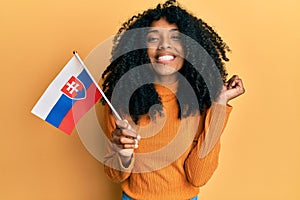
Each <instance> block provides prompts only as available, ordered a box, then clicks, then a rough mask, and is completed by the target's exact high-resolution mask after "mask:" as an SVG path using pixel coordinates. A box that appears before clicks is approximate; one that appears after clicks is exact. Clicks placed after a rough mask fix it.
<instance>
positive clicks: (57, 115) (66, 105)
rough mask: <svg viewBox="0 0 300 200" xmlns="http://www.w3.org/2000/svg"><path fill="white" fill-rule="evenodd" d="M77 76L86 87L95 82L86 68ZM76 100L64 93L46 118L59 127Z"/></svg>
mask: <svg viewBox="0 0 300 200" xmlns="http://www.w3.org/2000/svg"><path fill="white" fill-rule="evenodd" d="M77 78H78V79H79V80H80V81H81V82H82V83H83V85H84V87H85V88H86V89H87V88H88V87H89V86H90V85H91V84H92V82H93V81H92V79H91V78H90V76H89V75H88V74H87V72H86V71H85V70H83V71H82V72H81V73H80V74H79V75H78V77H77ZM58 90H60V88H58ZM75 102H76V100H73V99H70V98H69V97H67V96H66V95H64V94H62V95H61V97H60V98H59V99H58V101H57V102H56V104H55V105H54V106H53V108H52V109H51V111H50V112H49V114H48V116H47V118H46V119H45V120H46V121H47V122H49V123H50V124H52V125H53V126H55V127H58V126H59V125H60V123H61V121H62V120H63V119H64V117H65V115H66V114H67V113H68V112H69V110H70V109H71V108H72V106H73V104H74V103H75Z"/></svg>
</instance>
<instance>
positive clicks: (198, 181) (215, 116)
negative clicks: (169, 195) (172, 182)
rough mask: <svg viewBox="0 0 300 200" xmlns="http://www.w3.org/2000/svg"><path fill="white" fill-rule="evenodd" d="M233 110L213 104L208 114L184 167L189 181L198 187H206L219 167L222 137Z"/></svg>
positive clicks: (227, 106)
mask: <svg viewBox="0 0 300 200" xmlns="http://www.w3.org/2000/svg"><path fill="white" fill-rule="evenodd" d="M231 110H232V107H231V106H229V105H226V106H225V105H221V104H217V103H212V105H211V107H210V108H209V109H208V110H207V112H206V116H205V120H204V127H203V130H202V132H201V134H200V136H199V138H197V139H196V140H194V142H193V148H192V150H191V152H190V154H189V155H188V157H187V159H186V161H185V166H184V167H185V173H186V176H187V179H188V181H189V182H190V183H191V184H192V185H194V186H196V187H200V186H203V185H205V184H206V183H207V181H208V180H209V179H210V178H211V176H212V175H213V173H214V171H215V170H216V168H217V166H218V159H219V152H220V136H221V133H222V132H223V130H224V128H225V125H226V123H227V120H228V116H229V114H230V112H231Z"/></svg>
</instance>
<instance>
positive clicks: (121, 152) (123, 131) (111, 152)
mask: <svg viewBox="0 0 300 200" xmlns="http://www.w3.org/2000/svg"><path fill="white" fill-rule="evenodd" d="M105 114H106V120H107V122H106V125H107V130H108V131H107V133H106V134H107V137H108V139H109V140H108V141H107V144H106V149H107V154H106V155H105V157H104V172H105V174H106V175H107V176H108V177H109V178H110V179H111V180H112V181H114V182H122V181H124V180H126V179H127V178H128V177H129V176H130V174H131V171H132V168H133V165H134V154H133V151H134V149H135V148H137V147H138V137H137V134H136V132H135V131H134V130H133V129H132V128H131V126H130V125H129V124H128V122H127V121H126V120H122V121H120V120H115V119H114V117H113V116H112V114H110V112H109V108H108V107H106V108H105Z"/></svg>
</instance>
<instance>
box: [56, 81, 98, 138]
mask: <svg viewBox="0 0 300 200" xmlns="http://www.w3.org/2000/svg"><path fill="white" fill-rule="evenodd" d="M101 96H102V95H101V93H100V92H99V90H98V89H97V87H96V86H95V84H94V83H92V84H91V85H90V87H89V88H88V89H87V90H86V98H85V99H82V100H77V101H76V102H75V103H74V104H73V106H72V108H71V109H70V110H69V111H68V113H67V114H66V116H65V117H64V119H63V120H62V121H61V123H60V125H59V127H58V128H59V129H61V130H62V131H64V132H65V133H67V134H69V135H70V134H71V133H72V131H73V129H74V127H75V124H76V123H77V122H78V121H79V120H80V119H81V117H82V116H83V115H84V114H85V113H86V112H88V111H89V110H90V109H91V108H92V107H93V106H94V105H95V103H96V102H97V101H98V100H99V99H100V98H101Z"/></svg>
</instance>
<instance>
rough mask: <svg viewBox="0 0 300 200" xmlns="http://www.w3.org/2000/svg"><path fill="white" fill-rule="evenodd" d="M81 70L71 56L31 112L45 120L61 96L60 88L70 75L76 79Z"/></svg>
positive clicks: (77, 62) (80, 66)
mask: <svg viewBox="0 0 300 200" xmlns="http://www.w3.org/2000/svg"><path fill="white" fill-rule="evenodd" d="M82 70H83V67H82V65H81V64H80V62H79V61H78V59H77V58H76V57H75V56H73V57H72V58H71V60H70V61H69V62H68V63H67V64H66V66H65V67H64V68H63V69H62V70H61V72H60V73H59V74H58V76H56V78H55V79H54V80H53V81H52V83H51V84H50V85H49V86H48V88H47V89H46V91H45V92H44V94H43V95H42V96H41V98H40V99H39V101H38V102H37V103H36V105H35V106H34V108H33V109H32V110H31V112H32V113H33V114H35V115H37V116H39V117H40V118H42V119H43V120H45V119H46V117H47V116H48V114H49V112H50V111H51V110H52V108H53V106H54V105H55V104H56V102H57V101H58V99H59V98H60V96H61V95H62V94H63V93H62V92H61V91H60V90H61V88H62V87H63V86H64V85H65V84H66V83H67V81H68V80H69V79H70V77H71V76H72V75H73V76H75V77H77V76H78V75H79V74H80V73H81V72H82Z"/></svg>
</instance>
